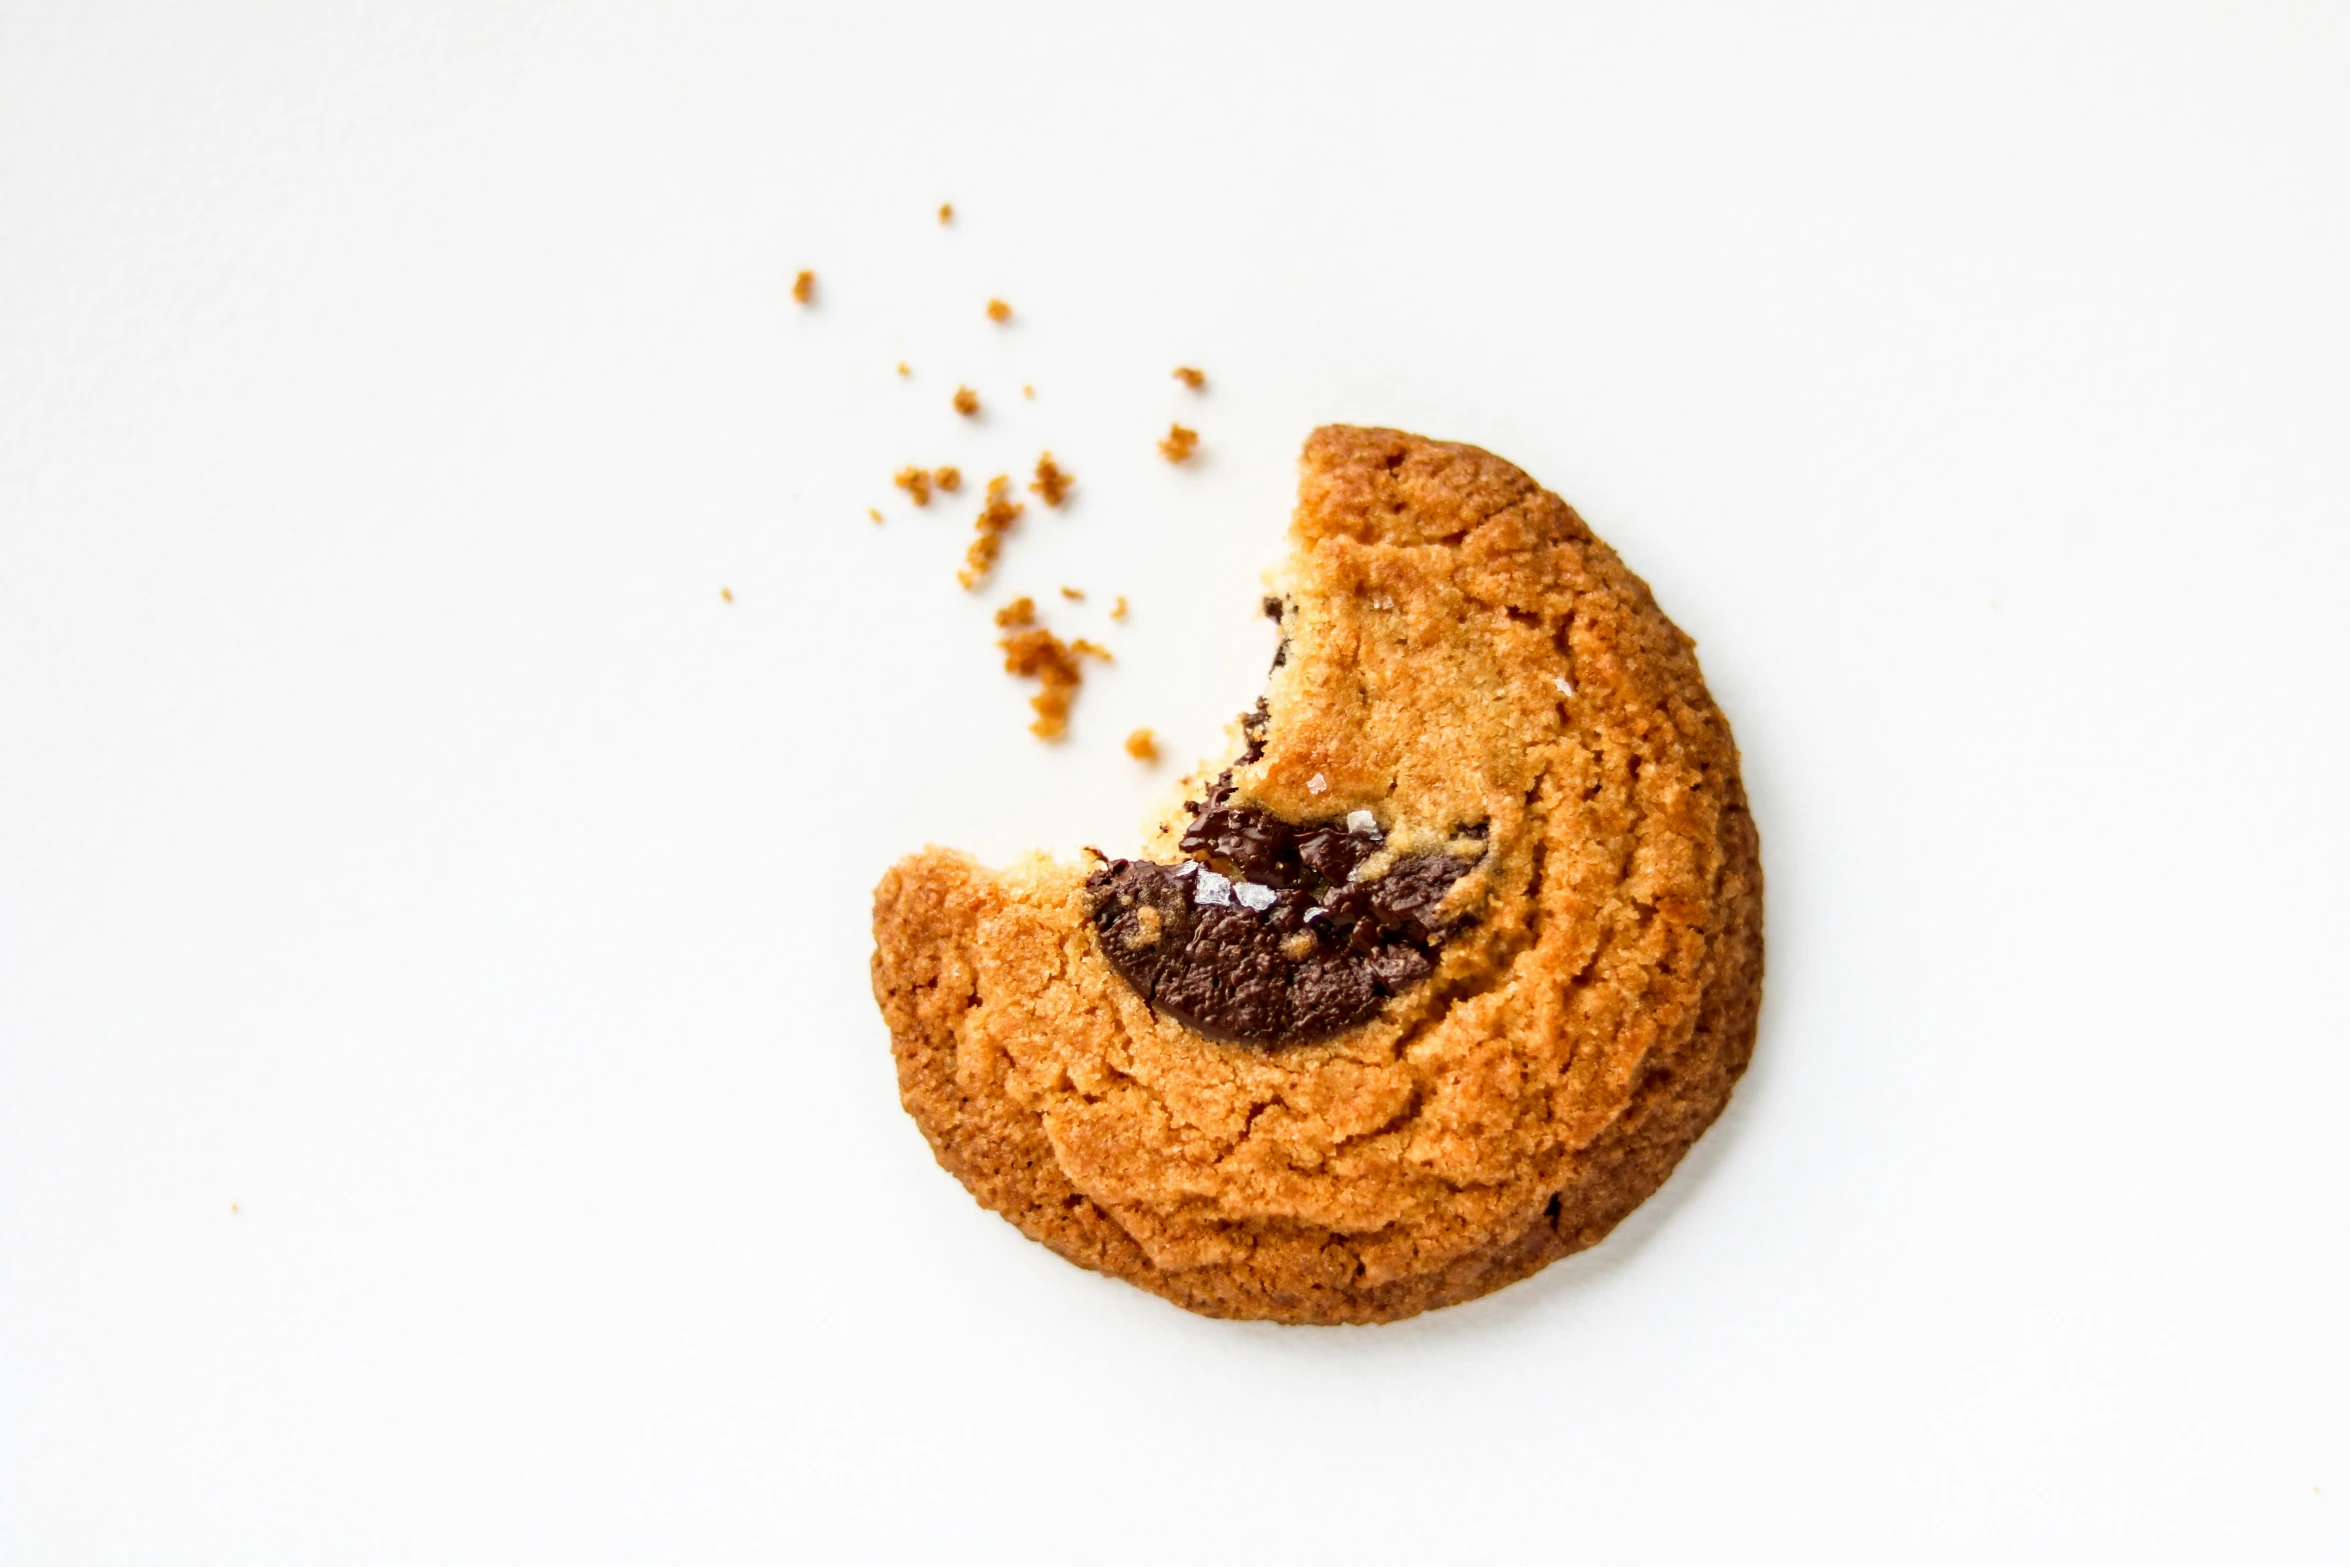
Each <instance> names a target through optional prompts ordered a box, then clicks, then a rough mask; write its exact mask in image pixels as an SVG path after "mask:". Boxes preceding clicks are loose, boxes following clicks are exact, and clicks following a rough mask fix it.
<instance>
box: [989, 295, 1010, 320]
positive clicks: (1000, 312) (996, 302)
mask: <svg viewBox="0 0 2350 1567" xmlns="http://www.w3.org/2000/svg"><path fill="white" fill-rule="evenodd" d="M987 319H988V320H990V321H994V322H999V323H1001V322H1005V321H1009V320H1011V319H1012V307H1011V306H1010V305H1007V304H1005V303H1004V302H1003V301H1002V300H1000V299H991V300H989V301H988V302H987Z"/></svg>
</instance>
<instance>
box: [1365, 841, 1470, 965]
mask: <svg viewBox="0 0 2350 1567" xmlns="http://www.w3.org/2000/svg"><path fill="white" fill-rule="evenodd" d="M1468 869H1469V867H1468V866H1467V865H1465V864H1463V863H1462V862H1461V861H1459V860H1456V859H1454V858H1452V857H1451V856H1450V855H1445V854H1428V855H1422V856H1420V857H1419V858H1418V859H1411V860H1404V861H1402V862H1401V863H1399V864H1398V865H1397V866H1396V867H1395V869H1393V870H1391V871H1389V872H1388V873H1387V874H1386V875H1385V876H1382V877H1380V878H1379V879H1378V880H1377V881H1375V882H1372V883H1371V884H1370V889H1369V890H1370V895H1371V914H1372V916H1373V917H1374V918H1376V919H1377V920H1378V921H1379V928H1380V929H1381V930H1383V931H1386V932H1389V933H1390V934H1395V935H1401V936H1403V937H1405V938H1406V939H1408V940H1411V941H1415V942H1420V943H1422V944H1426V943H1428V942H1432V941H1437V940H1441V939H1442V937H1443V934H1444V930H1445V924H1444V921H1443V920H1441V919H1439V918H1437V915H1436V905H1437V904H1439V903H1441V902H1443V901H1444V895H1445V894H1446V893H1447V892H1450V891H1451V890H1452V884H1453V883H1454V882H1456V881H1459V880H1460V879H1461V877H1462V876H1464V875H1465V874H1467V872H1468Z"/></svg>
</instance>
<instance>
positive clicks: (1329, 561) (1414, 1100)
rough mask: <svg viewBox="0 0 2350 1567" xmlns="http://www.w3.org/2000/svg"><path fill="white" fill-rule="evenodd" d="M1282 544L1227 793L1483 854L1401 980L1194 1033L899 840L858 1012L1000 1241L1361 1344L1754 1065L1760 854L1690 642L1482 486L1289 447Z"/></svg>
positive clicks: (1024, 887)
mask: <svg viewBox="0 0 2350 1567" xmlns="http://www.w3.org/2000/svg"><path fill="white" fill-rule="evenodd" d="M1291 537H1292V544H1293V553H1292V557H1291V560H1290V562H1289V564H1288V566H1287V567H1286V568H1285V570H1284V572H1283V573H1282V575H1281V577H1280V580H1279V582H1278V586H1279V588H1280V591H1281V594H1282V597H1283V600H1284V606H1285V608H1284V617H1283V630H1284V633H1285V635H1286V637H1287V638H1288V649H1287V652H1286V654H1285V657H1284V659H1283V661H1282V663H1281V665H1280V667H1279V668H1277V670H1276V671H1275V675H1274V678H1273V681H1272V684H1271V687H1270V689H1269V690H1268V692H1267V703H1268V708H1269V711H1270V720H1269V723H1268V725H1267V728H1266V740H1265V747H1264V753H1263V755H1262V757H1261V758H1260V759H1257V760H1255V761H1252V762H1249V763H1246V764H1242V765H1239V766H1237V767H1236V768H1235V771H1234V782H1235V784H1236V785H1237V787H1238V789H1239V798H1240V799H1241V800H1242V801H1243V802H1244V803H1247V804H1251V805H1255V806H1259V807H1262V808H1264V809H1267V810H1270V811H1273V812H1274V813H1276V814H1278V815H1280V816H1283V817H1284V818H1287V819H1290V820H1316V819H1326V818H1332V817H1336V816H1339V815H1343V814H1344V813H1346V812H1348V811H1350V810H1356V809H1369V810H1372V811H1374V812H1375V813H1376V814H1377V816H1378V817H1379V819H1380V821H1381V823H1382V825H1383V826H1384V827H1385V828H1386V829H1387V831H1388V834H1389V839H1390V841H1391V842H1398V841H1401V842H1410V841H1421V842H1428V843H1434V842H1441V841H1444V840H1446V838H1447V837H1448V835H1452V834H1457V833H1458V832H1459V831H1461V830H1462V829H1464V828H1467V827H1471V826H1478V827H1482V828H1483V829H1484V830H1485V832H1486V834H1487V844H1488V851H1487V852H1486V854H1485V857H1484V860H1483V862H1482V863H1481V865H1480V867H1479V869H1478V870H1477V871H1476V872H1474V873H1473V874H1472V875H1471V876H1469V877H1468V878H1465V879H1464V881H1463V883H1462V885H1461V889H1460V890H1459V891H1457V892H1456V894H1455V896H1456V897H1457V898H1459V899H1462V900H1463V901H1464V903H1465V904H1466V905H1467V906H1468V909H1469V912H1472V913H1473V914H1474V917H1475V923H1474V924H1473V925H1472V926H1470V927H1469V928H1468V930H1467V931H1466V932H1464V933H1463V934H1461V935H1459V936H1457V937H1455V938H1454V939H1453V941H1451V942H1450V943H1449V944H1448V945H1447V946H1446V947H1445V948H1444V949H1443V952H1442V955H1441V961H1440V963H1439V966H1438V968H1437V971H1436V973H1435V975H1434V976H1433V977H1431V978H1430V979H1429V980H1427V981H1426V982H1424V983H1423V984H1421V985H1419V986H1418V987H1416V988H1414V989H1412V990H1409V991H1407V992H1405V993H1404V994H1402V995H1400V996H1398V997H1396V998H1395V999H1394V1000H1393V1001H1391V1002H1389V1003H1388V1004H1387V1006H1386V1009H1385V1011H1384V1012H1382V1013H1381V1014H1380V1015H1379V1016H1377V1017H1375V1018H1373V1019H1372V1020H1371V1021H1370V1022H1368V1023H1366V1024H1364V1025H1362V1026H1361V1027H1358V1028H1355V1029H1352V1030H1349V1031H1347V1032H1346V1033H1343V1034H1340V1035H1337V1036H1334V1037H1332V1038H1330V1039H1327V1040H1319V1041H1314V1042H1310V1043H1303V1044H1293V1045H1289V1046H1285V1047H1282V1048H1280V1049H1277V1050H1271V1051H1267V1050H1263V1049H1259V1048H1256V1047H1252V1046H1247V1045H1235V1044H1224V1043H1217V1042H1214V1041H1210V1040H1207V1039H1204V1038H1202V1037H1200V1036H1199V1035H1197V1034H1194V1033H1191V1032H1190V1031H1188V1030H1186V1029H1184V1028H1183V1027H1181V1026H1180V1025H1178V1024H1176V1023H1174V1022H1173V1021H1172V1020H1170V1019H1168V1018H1166V1017H1163V1016H1159V1015H1155V1014H1154V1013H1153V1012H1152V1010H1151V1008H1150V1007H1149V1006H1148V1004H1147V1003H1145V1002H1144V1001H1143V999H1142V998H1141V997H1139V996H1138V995H1136V994H1135V993H1134V992H1133V991H1132V990H1131V989H1130V988H1128V987H1127V986H1126V985H1125V984H1124V982H1123V981H1121V980H1120V979H1118V978H1117V976H1116V975H1115V974H1114V973H1112V972H1111V971H1110V969H1109V967H1108V965H1107V964H1106V962H1105V961H1104V960H1103V958H1102V956H1101V954H1100V952H1099V949H1098V947H1097V946H1096V945H1095V938H1094V934H1093V928H1092V925H1091V923H1090V921H1089V920H1088V919H1087V917H1086V915H1087V908H1086V900H1085V893H1084V889H1083V872H1082V871H1081V870H1079V869H1077V868H1075V867H1070V866H1065V865H1056V864H1054V863H1052V862H1051V861H1048V860H1044V859H1042V858H1032V859H1030V860H1027V861H1024V862H1022V863H1021V864H1019V865H1016V866H1014V867H1012V868H1010V869H1008V870H1006V871H1003V872H990V871H986V870H983V869H981V868H980V867H979V866H977V865H976V864H974V863H973V862H972V861H971V860H969V859H968V858H966V857H964V856H962V855H959V854H954V853H952V852H949V851H945V850H938V849H931V850H925V851H924V852H922V853H920V854H917V855H914V856H912V857H910V858H908V859H907V860H905V861H903V862H901V863H900V864H899V865H898V866H897V867H896V868H894V869H893V870H892V871H891V872H890V873H889V874H888V875H887V876H886V877H884V878H883V880H882V883H881V886H880V887H879V889H877V891H876V893H875V903H874V933H875V943H876V946H875V953H874V959H873V978H874V991H875V995H876V996H877V998H878V999H879V1001H880V1003H881V1008H882V1012H883V1015H884V1017H885V1018H886V1019H887V1020H888V1022H889V1026H890V1031H891V1034H892V1036H893V1039H894V1041H895V1051H896V1055H897V1061H898V1073H899V1085H900V1091H901V1094H902V1096H903V1098H904V1101H905V1104H906V1108H907V1110H908V1111H909V1112H910V1113H911V1114H912V1115H913V1117H914V1119H915V1121H916V1122H917V1124H919V1125H920V1126H921V1128H922V1130H923V1132H924V1134H925V1135H926V1136H927V1137H928V1138H929V1140H930V1142H931V1146H932V1147H933V1149H934V1150H935V1151H936V1153H937V1155H938V1159H939V1162H940V1163H941V1164H942V1165H944V1166H945V1167H946V1168H947V1169H948V1170H949V1171H951V1172H953V1173H954V1174H955V1175H956V1177H957V1178H958V1179H960V1180H962V1181H963V1183H964V1184H965V1185H966V1186H967V1187H969V1188H970V1190H971V1191H972V1193H973V1195H974V1196H976V1197H977V1198H978V1199H979V1201H980V1202H981V1203H982V1204H984V1205H985V1206H987V1207H990V1208H993V1209H995V1210H996V1211H997V1212H999V1213H1002V1214H1004V1215H1005V1216H1006V1217H1007V1218H1009V1219H1011V1220H1012V1221H1013V1222H1014V1223H1015V1224H1017V1225H1019V1226H1020V1228H1021V1229H1022V1230H1023V1231H1024V1232H1026V1233H1027V1234H1028V1235H1030V1236H1032V1237H1034V1238H1035V1239H1037V1240H1039V1241H1042V1242H1044V1243H1045V1244H1046V1245H1048V1246H1051V1247H1052V1248H1053V1249H1054V1250H1055V1251H1057V1252H1059V1253H1060V1254H1061V1255H1062V1256H1064V1257H1067V1258H1069V1259H1070V1260H1071V1261H1074V1262H1077V1263H1080V1264H1081V1265H1083V1266H1086V1267H1090V1268H1095V1269H1098V1270H1100V1271H1102V1272H1104V1273H1108V1274H1111V1275H1114V1276H1116V1277H1120V1278H1125V1279H1128V1280H1130V1281H1132V1282H1134V1283H1136V1284H1139V1285H1141V1286H1142V1287H1143V1288H1145V1289H1149V1290H1151V1291H1153V1292H1155V1293H1157V1294H1159V1295H1162V1296H1165V1297H1166V1298H1167V1299H1169V1300H1172V1301H1174V1302H1176V1303H1177V1304H1179V1305H1182V1306H1185V1307H1187V1308H1189V1309H1191V1310H1194V1311H1199V1312H1204V1313H1206V1314H1209V1315H1212V1316H1223V1317H1250V1318H1269V1319H1272V1320H1277V1321H1284V1322H1377V1321H1389V1320H1393V1319H1395V1318H1399V1317H1405V1316H1410V1315H1412V1314H1414V1313H1416V1312H1419V1311H1424V1310H1427V1309H1429V1308H1431V1307H1435V1306H1442V1305H1449V1304H1453V1303H1455V1302H1458V1301H1463V1300H1468V1299H1471V1298H1474V1297H1475V1296H1477V1295H1481V1294H1484V1293H1486V1292H1487V1291H1489V1290H1492V1289H1496V1288H1499V1287H1500V1286H1502V1285H1504V1284H1507V1283H1509V1282H1511V1281H1512V1280H1515V1279H1518V1278H1522V1277H1524V1276H1525V1275H1527V1274H1528V1273H1531V1272H1533V1271H1535V1270H1536V1269H1538V1268H1540V1267H1542V1266H1543V1265H1545V1264H1546V1263H1548V1262H1550V1261H1552V1260H1554V1259H1556V1258H1558V1257H1561V1256H1564V1255H1566V1254H1567V1253H1569V1252H1572V1251H1576V1250H1580V1249H1581V1248H1583V1247H1585V1246H1589V1245H1591V1244H1593V1243H1594V1242H1596V1241H1597V1240H1599V1239H1600V1238H1601V1237H1602V1236H1604V1235H1605V1234H1606V1233H1607V1232H1608V1230H1609V1229H1610V1228H1612V1227H1613V1226H1614V1225H1615V1224H1616V1223H1617V1222H1618V1221H1619V1220H1620V1219H1622V1218H1623V1216H1624V1215H1625V1214H1627V1213H1629V1212H1630V1211H1631V1210H1632V1209H1633V1208H1634V1207H1635V1206H1637V1205H1638V1204H1639V1203H1640V1201H1641V1200H1642V1199H1644V1198H1645V1197H1647V1196H1648V1194H1649V1193H1650V1192H1652V1191H1654V1190H1655V1189H1656V1187H1657V1186H1658V1185H1660V1184H1661V1183H1662V1182H1663V1181H1664V1179H1665V1177H1666V1176H1667V1175H1669V1174H1670V1173H1671V1171H1672V1169H1673V1166H1674V1165H1675V1164H1676V1163H1677V1162H1678V1160H1679V1159H1680V1157H1681V1155H1682V1153H1683V1152H1685V1151H1686V1150H1687V1148H1688V1147H1689V1145H1690V1144H1691V1143H1692V1142H1694V1141H1695V1140H1696V1138H1697V1136H1698V1135H1699V1134H1700V1133H1701V1132H1703V1131H1704V1129H1705V1128H1706V1126H1707V1125H1709V1124H1710V1123H1711V1122H1712V1120H1713V1119H1714V1117H1715V1116H1716V1115H1717V1114H1719V1113H1720V1111H1721V1108H1722V1106H1723V1105H1724V1104H1725V1103H1726V1102H1727V1100H1728V1098H1729V1094H1730V1090H1731V1087H1732V1085H1733V1084H1734V1083H1735V1082H1736V1080H1737V1077H1738V1075H1739V1073H1740V1072H1741V1071H1743V1070H1744V1068H1745V1065H1746V1060H1747V1056H1748V1054H1749V1052H1750V1051H1751V1049H1752V1046H1753V1040H1754V1027H1755V1018H1756V1013H1757V1009H1758V1006H1759V1003H1760V997H1761V978H1762V879H1761V866H1760V860H1759V856H1758V849H1757V843H1756V838H1755V833H1754V826H1753V822H1752V819H1751V817H1750V816H1749V815H1748V813H1747V810H1746V805H1745V798H1744V794H1743V792H1742V789H1741V787H1740V784H1739V779H1738V767H1737V752H1736V749H1735V747H1734V745H1733V744H1732V742H1731V739H1730V733H1729V728H1728V725H1727V724H1726V723H1725V722H1724V721H1723V719H1722V717H1721V714H1720V713H1719V711H1718V710H1717V709H1716V708H1715V707H1714V705H1713V702H1712V700H1711V699H1710V697H1708V696H1707V694H1706V691H1705V687H1704V683H1703V681H1702V679H1701V677H1700V675H1699V672H1698V668H1697V662H1696V659H1695V657H1694V654H1693V652H1692V650H1691V645H1690V643H1689V641H1688V639H1687V638H1686V637H1684V636H1682V635H1681V633H1680V632H1679V631H1678V630H1677V629H1675V628H1674V627H1673V625H1672V624H1671V622H1669V621H1668V620H1666V619H1665V617H1664V616H1663V614H1662V613H1661V612H1659V611H1658V610H1657V608H1656V606H1655V604H1654V602H1653V601H1652V600H1651V599H1650V597H1649V594H1648V591H1647V589H1646V587H1645V586H1644V585H1643V584H1641V583H1640V581H1639V580H1638V579H1637V578H1635V577H1633V576H1632V575H1631V573H1629V572H1628V571H1626V570H1625V569H1624V568H1623V566H1622V564H1621V563H1620V562H1619V561H1617V559H1616V558H1615V555H1614V553H1613V552H1612V551H1610V550H1609V549H1608V548H1607V546H1606V545H1605V544H1603V543H1601V542H1600V541H1599V540H1597V539H1596V538H1594V537H1593V536H1592V534H1591V532H1590V530H1589V529H1588V528H1587V527H1585V526H1584V524H1583V522H1582V520H1581V519H1580V518H1579V517H1577V516H1576V515H1575V513H1574V512H1573V511H1572V510H1571V509H1569V508H1568V507H1567V506H1566V505H1565V504H1564V503H1562V502H1560V501H1559V500H1558V499H1557V498H1556V497H1554V496H1551V495H1549V494H1548V493H1547V492H1545V491H1543V490H1542V489H1541V488H1540V486H1538V485H1536V484H1535V483H1534V482H1533V481H1532V480H1531V479H1529V478H1527V477H1526V476H1525V475H1524V474H1523V473H1520V472H1519V471H1518V470H1517V469H1516V468H1514V467H1512V466H1511V465H1510V464H1508V463H1506V462H1503V461H1502V460H1501V459H1499V458H1497V457H1494V456H1492V455H1490V454H1489V453H1486V452H1482V451H1479V450H1477V449H1476V448H1473V447H1466V446H1455V445H1448V444H1444V443H1439V442H1433V441H1426V440H1422V439H1420V438H1418V437H1415V436H1409V435H1404V434H1402V433H1400V432H1396V431H1391V430H1363V429H1353V428H1348V427H1343V426H1340V427H1332V428H1328V429H1324V430H1319V431H1316V432H1315V433H1314V435H1313V436H1312V438H1311V439H1310V440H1309V441H1308V442H1307V445H1306V452H1305V458H1304V479H1303V483H1302V485H1301V490H1300V500H1299V506H1298V512H1297V517H1296V520H1295V522H1294V524H1293V526H1292V530H1291ZM1171 827H1172V824H1168V825H1166V826H1163V827H1162V830H1161V835H1160V838H1159V842H1160V843H1161V844H1162V845H1163V844H1164V843H1165V842H1166V839H1167V835H1168V832H1169V830H1170V829H1171Z"/></svg>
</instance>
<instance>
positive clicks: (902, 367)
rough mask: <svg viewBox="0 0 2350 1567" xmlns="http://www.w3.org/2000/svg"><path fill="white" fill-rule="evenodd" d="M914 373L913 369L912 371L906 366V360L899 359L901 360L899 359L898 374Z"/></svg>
mask: <svg viewBox="0 0 2350 1567" xmlns="http://www.w3.org/2000/svg"><path fill="white" fill-rule="evenodd" d="M913 373H914V372H913V371H911V370H909V369H907V368H906V362H905V361H904V360H903V359H901V360H899V361H898V374H900V375H912V374H913Z"/></svg>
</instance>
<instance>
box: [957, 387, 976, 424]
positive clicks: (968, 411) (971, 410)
mask: <svg viewBox="0 0 2350 1567" xmlns="http://www.w3.org/2000/svg"><path fill="white" fill-rule="evenodd" d="M955 412H957V413H959V414H961V415H962V416H963V417H964V418H966V419H970V418H975V417H977V415H978V413H979V394H978V393H977V392H974V391H973V390H971V388H969V387H967V386H958V387H956V388H955Z"/></svg>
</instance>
